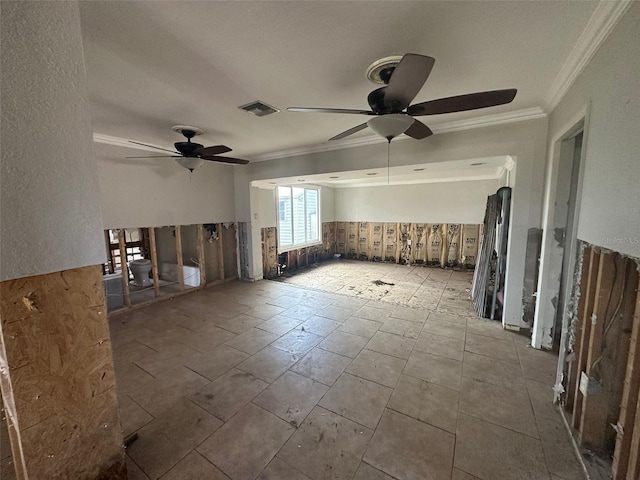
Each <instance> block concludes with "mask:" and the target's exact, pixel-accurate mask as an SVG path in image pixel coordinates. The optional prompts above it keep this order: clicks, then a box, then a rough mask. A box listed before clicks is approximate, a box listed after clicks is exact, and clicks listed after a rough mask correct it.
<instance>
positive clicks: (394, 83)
mask: <svg viewBox="0 0 640 480" xmlns="http://www.w3.org/2000/svg"><path fill="white" fill-rule="evenodd" d="M434 63H435V59H433V58H432V57H427V56H426V55H418V54H416V53H407V54H406V55H404V56H403V57H402V60H400V63H398V65H397V66H396V68H395V69H394V70H393V73H392V74H391V78H390V79H389V85H387V89H386V91H385V93H384V103H385V105H386V106H388V107H392V108H393V109H394V110H396V109H397V110H398V111H401V110H404V109H405V108H407V107H408V106H409V104H410V103H411V101H412V100H413V99H414V98H415V96H416V95H417V94H418V92H419V91H420V89H421V88H422V86H423V85H424V82H425V81H426V80H427V78H428V77H429V74H430V73H431V69H432V68H433V64H434Z"/></svg>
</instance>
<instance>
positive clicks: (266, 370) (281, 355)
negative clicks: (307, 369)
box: [236, 345, 302, 383]
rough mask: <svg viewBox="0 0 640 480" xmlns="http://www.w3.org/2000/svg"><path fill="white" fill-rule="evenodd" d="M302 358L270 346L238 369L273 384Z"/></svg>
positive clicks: (238, 366)
mask: <svg viewBox="0 0 640 480" xmlns="http://www.w3.org/2000/svg"><path fill="white" fill-rule="evenodd" d="M301 357H302V355H298V354H295V353H289V352H285V351H283V350H280V349H279V348H275V347H273V346H272V345H269V346H267V347H265V348H263V349H262V350H260V351H259V352H258V353H256V354H255V355H253V356H251V357H249V358H248V359H247V360H245V361H244V362H242V363H241V364H239V365H237V366H236V368H237V369H238V370H242V371H243V372H247V373H250V374H251V375H253V376H254V377H257V378H259V379H260V380H264V381H265V382H267V383H272V382H275V381H276V380H277V378H278V377H279V376H280V375H282V374H283V373H284V372H286V371H287V370H288V369H289V367H291V365H293V364H294V363H296V362H297V361H298V360H300V358H301Z"/></svg>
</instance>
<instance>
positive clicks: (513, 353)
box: [110, 262, 584, 480]
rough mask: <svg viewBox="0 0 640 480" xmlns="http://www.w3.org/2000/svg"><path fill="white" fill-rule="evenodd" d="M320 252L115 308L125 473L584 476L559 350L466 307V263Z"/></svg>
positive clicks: (282, 479) (462, 478)
mask: <svg viewBox="0 0 640 480" xmlns="http://www.w3.org/2000/svg"><path fill="white" fill-rule="evenodd" d="M331 266H333V267H336V268H339V269H340V272H337V270H335V269H334V270H332V271H331V272H329V273H328V274H327V277H326V282H325V283H324V284H322V283H321V282H320V280H319V279H320V278H321V274H320V270H319V269H309V270H308V274H309V275H310V281H309V282H308V284H306V285H305V284H304V282H303V277H304V275H300V276H297V278H296V277H292V278H291V279H288V281H287V282H289V283H287V282H271V281H261V282H256V283H242V282H232V283H228V284H225V285H222V286H219V287H215V288H209V289H206V290H203V291H199V292H195V293H191V294H188V295H185V296H183V297H179V298H176V299H173V300H170V301H166V302H162V303H159V304H155V305H153V306H149V307H145V308H142V309H138V310H134V311H131V312H127V313H123V314H120V315H115V316H112V317H111V319H110V325H111V333H112V343H113V353H114V361H115V367H116V380H117V386H118V394H119V398H120V409H121V418H122V425H123V430H124V433H125V435H128V434H131V433H133V432H137V433H138V437H139V438H138V440H137V441H136V442H135V443H133V444H132V445H131V446H130V448H129V449H128V450H127V464H128V469H129V478H131V479H156V478H161V479H163V480H176V479H184V480H187V479H188V480H195V479H214V480H215V479H233V480H245V479H246V480H249V479H256V478H258V479H262V480H266V479H277V480H287V479H296V480H305V479H307V480H308V479H312V480H323V479H335V480H337V479H358V480H376V479H400V480H405V479H429V480H431V479H433V480H439V479H446V480H450V479H451V480H470V479H483V480H510V479H514V480H515V479H536V480H537V479H545V480H561V479H564V480H574V479H582V478H584V477H583V475H582V473H581V468H580V465H579V463H578V460H577V459H576V457H575V455H574V452H573V450H572V446H571V443H570V440H569V436H568V434H567V433H566V432H565V431H564V426H563V424H562V423H561V419H560V416H559V413H558V412H557V410H556V409H555V408H554V407H553V405H552V404H551V402H550V399H551V396H552V392H551V386H552V384H553V380H554V372H555V366H556V358H555V357H554V356H553V355H552V354H550V353H546V352H540V351H535V350H532V349H531V348H529V347H527V338H526V337H525V336H521V335H517V334H514V333H511V332H506V331H503V330H502V329H501V328H500V327H499V325H498V324H497V322H489V321H486V320H482V319H478V318H476V317H475V316H474V315H473V310H472V308H471V305H470V303H469V300H468V295H469V293H468V289H469V287H470V282H471V277H472V276H471V274H470V273H461V272H451V271H445V270H440V269H428V268H422V267H417V268H412V267H400V266H394V265H383V264H370V263H365V262H350V263H347V262H340V263H338V264H336V263H335V262H332V263H331V264H330V265H329V267H331ZM346 267H349V268H346ZM321 268H324V267H321ZM337 273H340V277H339V278H338V276H337ZM372 278H373V280H375V279H382V280H383V281H386V282H389V283H394V284H395V285H393V286H389V285H381V286H375V285H373V284H371V285H373V287H369V285H365V283H366V282H371V279H372ZM354 279H355V280H354ZM365 280H366V282H365ZM319 282H320V283H319ZM291 283H296V284H297V285H292V284H291ZM349 285H351V286H354V288H353V289H350V288H348V287H349ZM359 285H360V286H361V287H362V288H360V286H359ZM305 287H311V288H312V289H310V288H305ZM319 287H324V288H322V289H321V288H319ZM396 287H397V288H396ZM327 288H333V289H336V291H335V292H334V291H332V292H328V291H326V289H327ZM381 288H382V289H384V290H379V289H381ZM319 290H325V291H319ZM385 291H386V293H384V292H385ZM336 292H337V293H336Z"/></svg>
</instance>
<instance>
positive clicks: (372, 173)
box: [367, 172, 377, 175]
mask: <svg viewBox="0 0 640 480" xmlns="http://www.w3.org/2000/svg"><path fill="white" fill-rule="evenodd" d="M367 175H377V173H376V172H369V173H367Z"/></svg>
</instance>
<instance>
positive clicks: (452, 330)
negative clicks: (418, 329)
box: [422, 320, 466, 339]
mask: <svg viewBox="0 0 640 480" xmlns="http://www.w3.org/2000/svg"><path fill="white" fill-rule="evenodd" d="M422 331H423V332H430V333H434V334H436V335H442V336H443V337H452V338H462V339H464V337H465V336H466V327H465V326H463V325H458V324H457V323H442V322H439V321H433V320H427V321H426V323H425V324H424V327H423V328H422Z"/></svg>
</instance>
